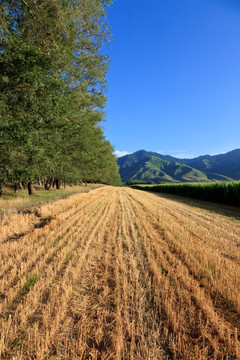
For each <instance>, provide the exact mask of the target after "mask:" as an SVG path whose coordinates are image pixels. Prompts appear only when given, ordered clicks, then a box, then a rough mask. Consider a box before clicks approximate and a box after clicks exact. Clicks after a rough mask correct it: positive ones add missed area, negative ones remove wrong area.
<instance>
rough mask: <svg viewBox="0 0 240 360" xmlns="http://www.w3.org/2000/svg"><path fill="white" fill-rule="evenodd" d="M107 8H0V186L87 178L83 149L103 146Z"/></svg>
mask: <svg viewBox="0 0 240 360" xmlns="http://www.w3.org/2000/svg"><path fill="white" fill-rule="evenodd" d="M109 4H110V1H108V0H100V1H99V0H91V1H90V0H81V1H80V0H78V1H74V0H66V1H64V0H62V1H60V0H39V1H34V0H22V1H21V0H19V1H11V0H6V1H0V5H1V19H2V25H1V30H0V36H1V48H0V52H1V58H0V69H1V70H0V74H1V82H0V106H1V107H0V136H1V138H0V150H1V155H0V187H1V184H2V183H3V182H4V180H5V179H8V180H9V181H11V182H13V183H14V182H19V181H24V182H29V183H30V182H31V181H32V180H34V178H35V177H36V176H40V177H41V176H44V177H49V176H50V177H51V176H54V177H58V178H59V177H60V178H64V179H66V180H68V179H69V180H70V181H71V180H72V179H73V178H74V179H77V178H78V179H79V180H81V179H82V178H84V177H86V174H89V175H88V176H90V175H91V176H92V172H93V171H94V170H91V171H90V168H91V169H94V166H93V164H94V163H96V159H92V154H93V153H94V150H93V149H92V148H91V146H89V144H90V143H92V144H97V143H98V142H100V143H102V142H104V137H103V133H101V132H100V133H99V131H97V130H96V129H97V124H98V122H99V121H101V120H102V118H103V114H102V110H103V107H104V105H105V101H106V99H105V96H104V91H105V85H106V71H107V68H108V57H107V56H105V55H104V54H103V53H102V52H101V49H102V46H103V44H104V43H105V42H106V41H108V39H109V31H108V28H107V27H106V26H105V17H106V12H107V8H108V6H109ZM94 138H95V140H94ZM100 138H101V139H100ZM109 151H111V153H112V149H111V150H110V149H109ZM103 156H104V155H103ZM86 159H88V160H86ZM90 159H92V160H90ZM113 161H115V160H113ZM95 170H96V169H95Z"/></svg>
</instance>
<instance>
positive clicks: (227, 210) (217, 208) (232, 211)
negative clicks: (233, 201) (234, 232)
mask: <svg viewBox="0 0 240 360" xmlns="http://www.w3.org/2000/svg"><path fill="white" fill-rule="evenodd" d="M151 194H154V195H156V196H159V197H162V198H165V199H168V200H174V201H177V202H180V203H182V204H186V205H189V206H194V207H198V208H201V209H204V210H207V211H209V212H213V213H217V214H220V215H223V216H228V217H231V218H234V219H236V220H240V207H239V206H231V205H225V204H221V203H215V202H210V201H203V200H198V199H193V198H188V197H184V196H180V195H172V194H166V193H156V192H151Z"/></svg>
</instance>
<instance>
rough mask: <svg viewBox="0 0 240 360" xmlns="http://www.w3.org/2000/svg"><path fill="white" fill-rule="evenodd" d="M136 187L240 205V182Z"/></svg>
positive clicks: (136, 187) (137, 186)
mask: <svg viewBox="0 0 240 360" xmlns="http://www.w3.org/2000/svg"><path fill="white" fill-rule="evenodd" d="M133 187H134V188H135V189H140V190H145V191H151V192H159V193H167V194H174V195H181V196H187V197H190V198H195V199H200V200H207V201H213V202H219V203H223V204H228V205H234V206H240V182H239V181H238V182H216V183H207V184H206V183H205V184H203V183H202V184H189V183H188V184H161V185H134V186H133Z"/></svg>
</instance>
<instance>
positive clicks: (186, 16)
mask: <svg viewBox="0 0 240 360" xmlns="http://www.w3.org/2000/svg"><path fill="white" fill-rule="evenodd" d="M108 22H109V24H110V25H111V32H112V34H113V40H112V43H111V47H110V49H109V50H108V53H109V55H110V58H111V60H112V65H111V67H110V70H109V72H108V93H107V97H108V104H107V107H106V117H105V118H106V122H105V123H104V127H105V135H106V138H107V139H109V140H110V141H111V143H112V144H113V145H114V146H115V149H116V150H117V151H120V152H123V151H127V152H129V153H131V152H134V151H137V150H140V149H145V150H149V151H150V150H151V151H157V152H160V153H163V154H170V155H173V156H178V157H194V156H198V155H203V154H207V153H208V154H217V153H224V152H227V151H230V150H233V149H235V148H240V3H239V1H238V0H116V1H115V2H114V3H113V4H112V5H111V8H110V11H109V16H108Z"/></svg>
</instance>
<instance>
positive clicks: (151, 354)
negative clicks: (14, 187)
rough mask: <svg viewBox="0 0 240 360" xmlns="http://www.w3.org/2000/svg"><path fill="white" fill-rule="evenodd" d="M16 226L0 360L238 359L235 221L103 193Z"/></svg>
mask: <svg viewBox="0 0 240 360" xmlns="http://www.w3.org/2000/svg"><path fill="white" fill-rule="evenodd" d="M14 216H15V217H14V224H15V227H13V225H12V223H9V222H7V219H6V218H4V219H2V223H1V229H3V231H2V232H1V235H0V241H1V243H2V246H1V251H0V358H1V359H118V360H120V359H129V360H130V359H131V360H133V359H134V360H135V359H136V360H137V359H143V360H145V359H184V360H197V359H202V360H204V359H209V360H210V359H212V360H217V359H219V360H220V359H229V360H230V359H231V360H237V359H240V349H239V340H240V339H239V336H240V317H239V314H240V221H238V220H236V219H235V220H233V219H231V218H229V217H224V216H221V215H219V214H214V213H210V212H206V211H203V210H202V209H200V208H197V207H193V206H190V205H187V204H181V203H179V202H176V201H173V200H170V199H166V198H161V197H158V196H155V195H152V194H149V193H143V192H140V191H136V190H132V189H126V188H122V189H119V188H112V187H103V188H99V189H96V190H94V191H91V192H90V193H88V194H78V195H73V196H71V197H69V198H68V199H64V200H59V201H57V202H54V203H49V204H47V205H44V206H42V207H41V208H40V209H39V210H38V213H37V215H36V214H14ZM32 216H35V217H36V218H32Z"/></svg>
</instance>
